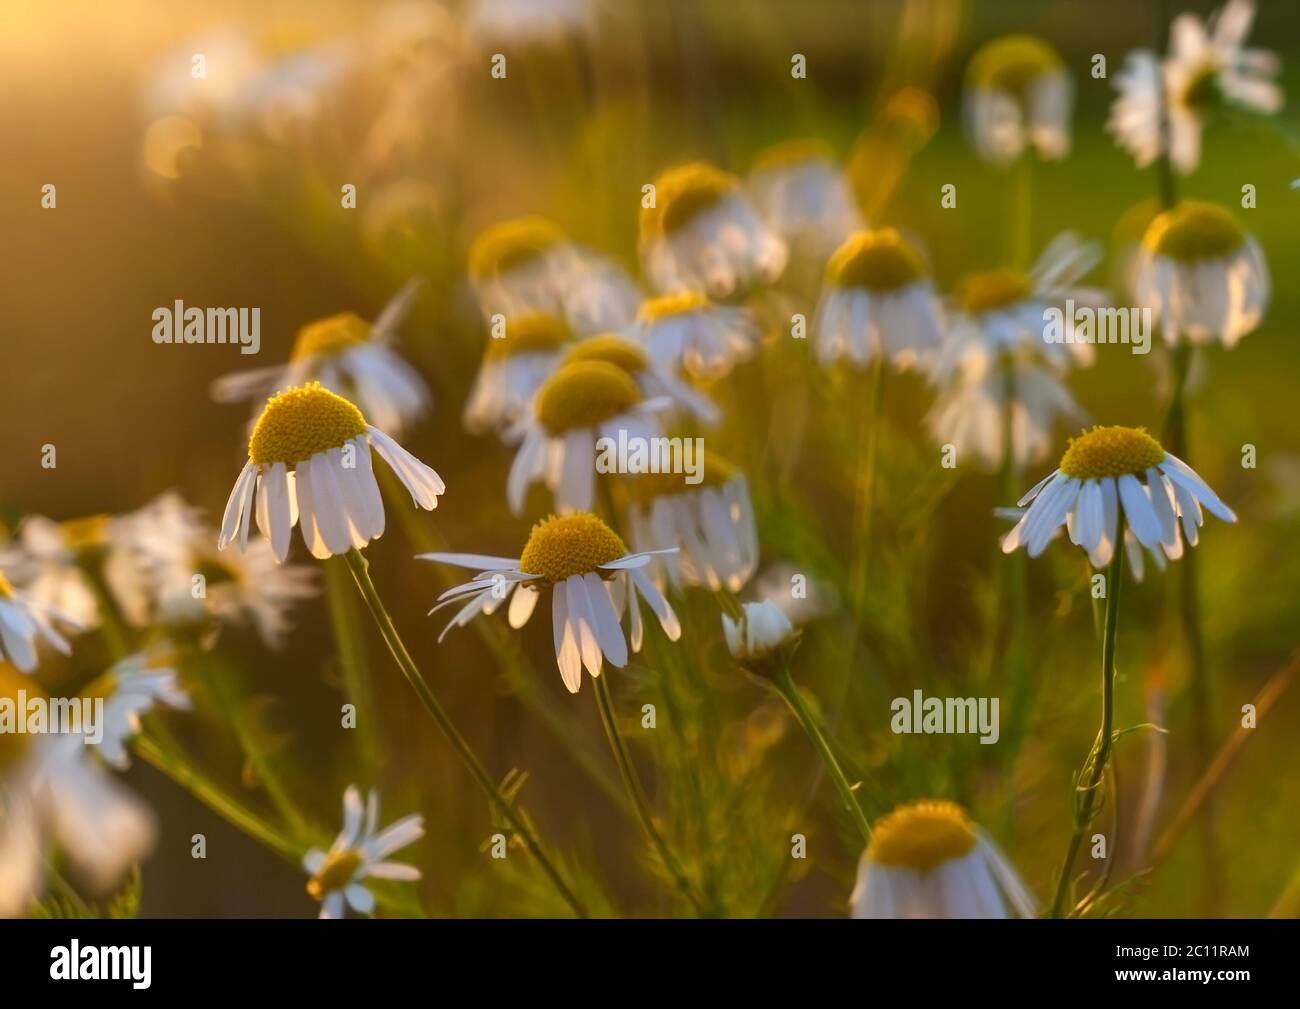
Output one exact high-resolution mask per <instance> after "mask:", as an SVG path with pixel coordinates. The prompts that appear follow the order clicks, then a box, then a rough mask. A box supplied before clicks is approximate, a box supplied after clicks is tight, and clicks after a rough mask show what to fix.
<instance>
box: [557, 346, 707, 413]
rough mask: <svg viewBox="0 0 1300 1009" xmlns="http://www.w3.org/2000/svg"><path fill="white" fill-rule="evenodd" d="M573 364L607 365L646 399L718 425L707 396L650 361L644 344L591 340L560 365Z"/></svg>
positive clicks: (564, 359) (576, 347)
mask: <svg viewBox="0 0 1300 1009" xmlns="http://www.w3.org/2000/svg"><path fill="white" fill-rule="evenodd" d="M574 361H607V362H609V363H610V364H613V365H617V366H618V367H620V368H622V369H623V370H624V371H626V372H627V373H628V374H629V375H631V376H632V377H633V378H634V379H636V384H637V387H638V388H639V389H640V390H641V395H642V396H644V397H645V398H646V399H658V398H666V399H669V400H671V401H672V404H673V406H674V407H675V408H676V409H678V410H680V411H682V412H683V413H686V414H689V415H690V416H691V417H693V418H694V419H696V420H698V421H699V422H700V423H701V424H709V425H712V424H716V423H717V422H718V421H719V420H721V419H722V414H721V412H720V411H719V410H718V407H717V405H716V404H714V403H713V401H712V400H710V399H709V398H708V397H707V396H704V395H702V394H701V393H698V392H696V391H695V390H694V389H692V388H691V387H690V386H689V385H687V384H686V383H685V382H683V381H682V380H681V379H680V378H678V377H677V376H676V375H675V374H674V373H673V372H671V371H669V370H668V369H667V368H664V367H661V366H660V365H659V364H658V363H657V362H656V361H655V360H653V359H652V358H651V356H650V355H649V353H647V351H646V350H645V349H644V348H643V347H642V345H641V344H639V343H637V342H635V341H633V340H631V339H628V338H626V337H622V336H619V335H618V334H616V333H602V334H600V335H599V336H590V337H588V338H587V339H585V340H582V341H579V342H578V343H575V344H573V345H572V346H571V347H569V349H568V351H567V352H566V353H565V355H564V358H563V360H562V361H561V365H565V364H571V363H573V362H574Z"/></svg>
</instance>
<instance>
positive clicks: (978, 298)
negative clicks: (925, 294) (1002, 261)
mask: <svg viewBox="0 0 1300 1009" xmlns="http://www.w3.org/2000/svg"><path fill="white" fill-rule="evenodd" d="M1033 291H1034V287H1033V284H1032V283H1031V282H1030V280H1029V278H1028V277H1027V276H1025V275H1024V274H1023V273H1021V272H1020V271H1019V270H1012V269H1010V268H1005V267H1004V268H999V269H997V270H988V271H986V272H984V273H972V274H971V275H970V276H968V277H965V278H963V279H962V281H961V283H960V284H958V285H957V304H958V305H960V306H961V308H962V311H964V312H968V313H969V314H971V315H979V314H980V313H981V312H994V311H996V310H998V309H999V308H1006V307H1008V306H1009V305H1014V304H1015V303H1016V302H1018V301H1024V300H1025V299H1026V298H1028V297H1029V296H1030V295H1031V294H1032V293H1033Z"/></svg>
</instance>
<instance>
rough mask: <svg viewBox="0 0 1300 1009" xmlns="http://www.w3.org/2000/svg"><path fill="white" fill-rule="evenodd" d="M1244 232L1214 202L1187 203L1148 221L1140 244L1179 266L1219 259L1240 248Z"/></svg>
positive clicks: (1244, 239)
mask: <svg viewBox="0 0 1300 1009" xmlns="http://www.w3.org/2000/svg"><path fill="white" fill-rule="evenodd" d="M1245 241H1246V232H1245V231H1244V230H1242V227H1241V225H1240V224H1238V223H1237V219H1236V218H1235V217H1233V216H1232V214H1231V213H1229V212H1228V211H1227V210H1226V209H1224V208H1223V207H1221V206H1219V205H1218V204H1217V203H1205V202H1203V201H1201V200H1187V201H1185V202H1183V203H1180V204H1178V206H1176V207H1174V209H1173V210H1166V211H1165V212H1164V213H1163V214H1161V215H1160V216H1159V217H1157V218H1156V219H1155V220H1154V221H1152V222H1151V226H1150V227H1149V228H1147V233H1146V235H1145V236H1143V238H1142V242H1143V244H1144V245H1146V247H1147V248H1148V249H1150V250H1151V251H1152V252H1154V253H1156V255H1159V256H1167V257H1168V258H1170V259H1174V260H1177V261H1178V262H1180V263H1190V262H1195V261H1196V260H1198V259H1220V258H1222V257H1224V256H1227V255H1230V254H1232V253H1234V252H1236V251H1237V250H1238V249H1239V248H1241V246H1242V243H1244V242H1245Z"/></svg>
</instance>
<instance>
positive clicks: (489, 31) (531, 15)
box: [465, 0, 595, 46]
mask: <svg viewBox="0 0 1300 1009" xmlns="http://www.w3.org/2000/svg"><path fill="white" fill-rule="evenodd" d="M594 25H595V10H594V9H593V6H592V0H474V2H473V3H472V4H471V6H470V8H469V11H468V13H467V14H466V19H465V27H466V31H467V32H468V34H469V35H470V37H471V38H473V39H474V40H475V41H476V42H478V43H479V44H480V45H499V44H505V43H513V44H515V45H522V46H527V45H551V44H554V43H556V42H562V41H563V40H565V39H567V38H571V37H574V36H582V35H587V34H589V33H590V32H591V31H592V30H593V28H594Z"/></svg>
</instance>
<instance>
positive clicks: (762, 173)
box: [746, 140, 866, 264]
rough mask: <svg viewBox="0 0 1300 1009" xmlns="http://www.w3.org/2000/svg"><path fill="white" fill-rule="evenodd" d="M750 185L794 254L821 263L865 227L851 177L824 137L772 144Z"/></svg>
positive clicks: (751, 192)
mask: <svg viewBox="0 0 1300 1009" xmlns="http://www.w3.org/2000/svg"><path fill="white" fill-rule="evenodd" d="M746 188H747V189H748V190H749V195H750V199H752V200H753V202H754V206H755V207H757V208H758V212H759V214H760V215H761V216H762V218H763V220H764V221H766V222H767V225H768V227H770V228H771V229H772V230H773V231H774V232H775V233H776V234H777V235H779V236H780V237H781V238H782V239H784V240H785V242H786V244H787V245H788V246H789V248H790V251H791V253H792V254H795V255H796V256H798V255H802V256H803V257H804V258H807V259H811V260H814V261H816V262H817V263H819V264H820V263H822V262H824V261H825V260H826V259H827V258H828V257H829V256H830V254H831V253H832V252H834V251H835V250H836V249H838V248H839V247H840V245H841V244H842V243H843V242H844V240H845V239H846V238H848V237H849V235H850V234H851V233H852V232H854V231H858V230H861V229H862V228H864V227H866V223H865V222H864V221H863V220H862V214H861V213H860V212H859V211H858V204H857V200H856V199H855V198H854V196H853V190H852V189H851V188H850V187H849V182H848V179H847V178H846V177H845V175H844V172H843V170H842V169H841V168H840V167H839V165H837V164H836V163H835V159H834V158H833V157H832V155H831V152H830V148H829V147H828V146H827V145H826V144H824V143H822V142H821V141H820V140H790V141H787V142H785V143H782V144H777V145H775V146H773V147H769V148H768V149H767V150H766V151H764V152H763V153H762V154H760V155H759V156H758V158H757V160H756V161H755V163H754V167H753V168H752V169H751V170H750V173H749V179H748V182H747V183H746Z"/></svg>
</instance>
